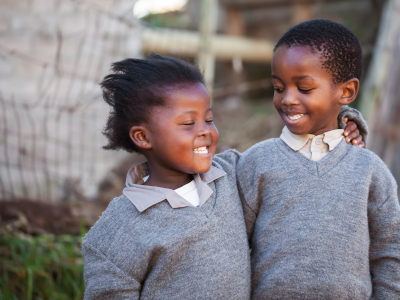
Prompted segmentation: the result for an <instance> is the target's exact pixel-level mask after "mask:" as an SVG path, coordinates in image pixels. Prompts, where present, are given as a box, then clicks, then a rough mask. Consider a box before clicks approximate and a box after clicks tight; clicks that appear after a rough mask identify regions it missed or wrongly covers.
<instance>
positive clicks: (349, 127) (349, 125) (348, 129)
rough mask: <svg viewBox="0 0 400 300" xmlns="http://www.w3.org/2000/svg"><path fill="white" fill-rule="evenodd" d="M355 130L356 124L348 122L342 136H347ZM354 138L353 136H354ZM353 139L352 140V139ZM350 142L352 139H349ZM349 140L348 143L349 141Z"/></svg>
mask: <svg viewBox="0 0 400 300" xmlns="http://www.w3.org/2000/svg"><path fill="white" fill-rule="evenodd" d="M356 129H357V124H356V123H354V122H353V121H348V122H347V127H346V129H345V130H344V136H348V135H350V133H352V132H353V131H354V130H356ZM354 137H355V136H354ZM354 137H353V138H354ZM350 140H352V139H350ZM350 140H349V141H350Z"/></svg>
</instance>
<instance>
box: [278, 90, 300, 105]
mask: <svg viewBox="0 0 400 300" xmlns="http://www.w3.org/2000/svg"><path fill="white" fill-rule="evenodd" d="M299 103H300V102H299V100H298V99H297V97H296V93H294V92H292V91H290V90H289V91H287V92H286V93H285V94H284V96H283V98H282V104H283V105H287V106H291V105H298V104H299Z"/></svg>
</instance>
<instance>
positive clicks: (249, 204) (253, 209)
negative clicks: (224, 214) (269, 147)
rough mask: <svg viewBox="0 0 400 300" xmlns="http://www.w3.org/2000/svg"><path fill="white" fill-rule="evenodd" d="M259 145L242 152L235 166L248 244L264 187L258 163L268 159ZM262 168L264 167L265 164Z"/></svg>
mask: <svg viewBox="0 0 400 300" xmlns="http://www.w3.org/2000/svg"><path fill="white" fill-rule="evenodd" d="M260 145H262V143H259V144H256V145H255V146H253V147H252V148H250V149H249V150H247V151H246V152H244V153H243V154H242V157H241V158H240V160H239V162H238V165H237V178H238V187H239V195H240V199H241V202H242V207H243V213H244V219H245V223H246V230H247V237H248V239H249V242H250V244H251V239H252V236H253V231H254V226H255V222H256V219H257V216H258V213H259V210H260V203H261V199H262V197H263V193H264V186H265V182H264V179H263V176H262V174H259V173H258V171H257V170H258V168H259V164H260V162H267V161H268V158H267V157H265V156H264V155H265V154H266V153H267V151H263V150H262V148H263V147H261V146H260ZM263 166H264V167H265V163H264V164H263Z"/></svg>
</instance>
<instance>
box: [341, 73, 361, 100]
mask: <svg viewBox="0 0 400 300" xmlns="http://www.w3.org/2000/svg"><path fill="white" fill-rule="evenodd" d="M359 88H360V82H359V81H358V79H357V78H352V79H349V80H347V81H346V82H344V83H342V84H341V85H340V90H341V91H342V96H341V97H340V99H339V103H340V104H342V105H347V104H350V103H351V102H353V101H354V100H355V99H356V97H357V94H358V90H359Z"/></svg>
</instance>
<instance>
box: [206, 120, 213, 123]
mask: <svg viewBox="0 0 400 300" xmlns="http://www.w3.org/2000/svg"><path fill="white" fill-rule="evenodd" d="M206 122H207V123H212V122H214V120H213V119H210V120H206Z"/></svg>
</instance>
